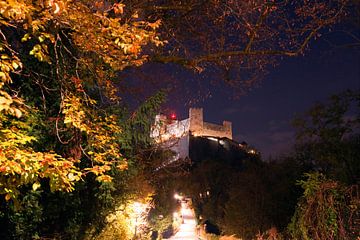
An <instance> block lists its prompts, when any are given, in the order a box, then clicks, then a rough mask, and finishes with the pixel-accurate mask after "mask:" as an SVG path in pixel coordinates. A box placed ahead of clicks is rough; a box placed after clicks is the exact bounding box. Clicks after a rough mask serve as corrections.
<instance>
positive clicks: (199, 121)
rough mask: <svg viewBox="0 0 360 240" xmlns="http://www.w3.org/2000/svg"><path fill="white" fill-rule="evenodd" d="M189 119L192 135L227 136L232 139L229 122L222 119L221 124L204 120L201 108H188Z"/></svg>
mask: <svg viewBox="0 0 360 240" xmlns="http://www.w3.org/2000/svg"><path fill="white" fill-rule="evenodd" d="M189 119H190V127H189V130H190V132H191V134H192V135H194V136H212V137H227V138H229V139H232V127H231V122H228V121H224V122H223V125H218V124H213V123H207V122H204V116H203V109H202V108H190V109H189Z"/></svg>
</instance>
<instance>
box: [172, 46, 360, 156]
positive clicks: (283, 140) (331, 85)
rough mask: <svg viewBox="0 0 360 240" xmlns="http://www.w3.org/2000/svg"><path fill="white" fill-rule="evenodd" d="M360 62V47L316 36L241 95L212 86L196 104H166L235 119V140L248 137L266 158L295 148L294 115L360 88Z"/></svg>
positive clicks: (209, 117)
mask: <svg viewBox="0 0 360 240" xmlns="http://www.w3.org/2000/svg"><path fill="white" fill-rule="evenodd" d="M359 66H360V52H359V49H357V50H356V49H354V48H352V49H349V48H336V49H334V48H332V47H328V45H327V44H326V43H325V42H321V41H319V42H314V43H313V44H312V47H311V50H309V51H308V52H307V54H306V55H305V56H301V57H296V58H288V59H285V60H283V61H282V62H281V63H280V65H279V66H277V67H276V68H274V69H272V70H270V73H269V74H268V75H267V76H266V77H265V79H264V80H263V81H262V82H261V84H259V86H258V87H256V88H254V89H252V90H251V91H249V92H247V94H245V95H242V96H240V98H239V99H238V100H234V99H233V98H232V97H229V95H228V92H227V91H226V90H225V91H214V92H212V97H210V98H209V97H208V98H205V99H204V100H200V101H199V102H198V103H196V104H190V105H187V104H181V101H176V103H175V102H173V101H171V100H170V101H168V103H167V106H168V107H169V108H173V109H175V111H176V112H177V114H178V118H179V119H183V118H186V117H187V114H188V112H187V111H188V107H189V106H195V107H203V108H204V120H205V121H207V122H213V123H222V121H223V120H228V121H231V122H232V123H233V138H234V140H236V141H239V142H242V141H246V142H247V143H248V144H249V145H251V146H253V147H255V148H256V149H258V150H259V151H260V152H261V154H262V156H263V157H264V159H268V157H269V156H274V157H275V156H278V155H282V154H286V153H288V152H289V151H290V150H291V148H292V146H293V143H294V139H295V137H294V133H295V131H294V128H293V127H292V126H291V120H292V119H293V118H294V116H295V115H296V114H299V113H303V112H304V111H306V110H307V109H309V108H310V107H311V106H312V105H313V104H314V103H316V102H324V101H326V100H327V99H328V97H329V96H331V95H333V94H337V93H340V92H341V91H343V90H346V89H359V88H360V67H359ZM220 88H221V87H220ZM170 98H171V97H170ZM180 99H181V98H180ZM182 101H183V102H185V101H186V99H183V100H182Z"/></svg>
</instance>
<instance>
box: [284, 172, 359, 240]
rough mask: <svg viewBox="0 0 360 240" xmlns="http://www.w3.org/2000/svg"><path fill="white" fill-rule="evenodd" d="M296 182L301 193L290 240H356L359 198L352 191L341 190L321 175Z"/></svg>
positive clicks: (290, 230)
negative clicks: (302, 193)
mask: <svg viewBox="0 0 360 240" xmlns="http://www.w3.org/2000/svg"><path fill="white" fill-rule="evenodd" d="M306 177H307V179H306V180H303V181H299V185H301V187H302V188H303V189H304V195H303V196H302V197H301V198H300V200H299V203H298V206H297V209H296V212H295V214H294V216H293V218H292V221H291V223H290V224H289V227H288V229H289V232H290V235H291V238H292V239H305V240H308V239H315V240H320V239H321V240H322V239H324V240H328V239H329V240H330V239H356V238H357V237H359V233H358V231H357V229H359V221H358V220H359V217H360V216H359V213H360V211H359V207H360V202H359V200H360V199H359V196H358V192H357V189H356V188H354V187H344V186H343V185H341V184H340V183H339V182H337V181H333V180H331V179H327V178H326V177H325V176H324V175H323V174H321V173H316V172H315V173H311V174H306Z"/></svg>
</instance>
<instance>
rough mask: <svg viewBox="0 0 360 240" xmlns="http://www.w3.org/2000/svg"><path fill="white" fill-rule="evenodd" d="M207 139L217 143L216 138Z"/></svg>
mask: <svg viewBox="0 0 360 240" xmlns="http://www.w3.org/2000/svg"><path fill="white" fill-rule="evenodd" d="M207 139H209V140H211V141H216V142H217V141H218V140H217V138H213V137H208V138H207Z"/></svg>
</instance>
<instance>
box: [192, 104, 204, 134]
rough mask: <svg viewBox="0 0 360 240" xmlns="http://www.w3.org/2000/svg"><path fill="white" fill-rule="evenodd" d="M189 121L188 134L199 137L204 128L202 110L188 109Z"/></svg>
mask: <svg viewBox="0 0 360 240" xmlns="http://www.w3.org/2000/svg"><path fill="white" fill-rule="evenodd" d="M189 119H190V128H189V130H190V132H191V133H192V134H193V135H201V134H202V132H203V128H204V117H203V109H202V108H190V109H189Z"/></svg>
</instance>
